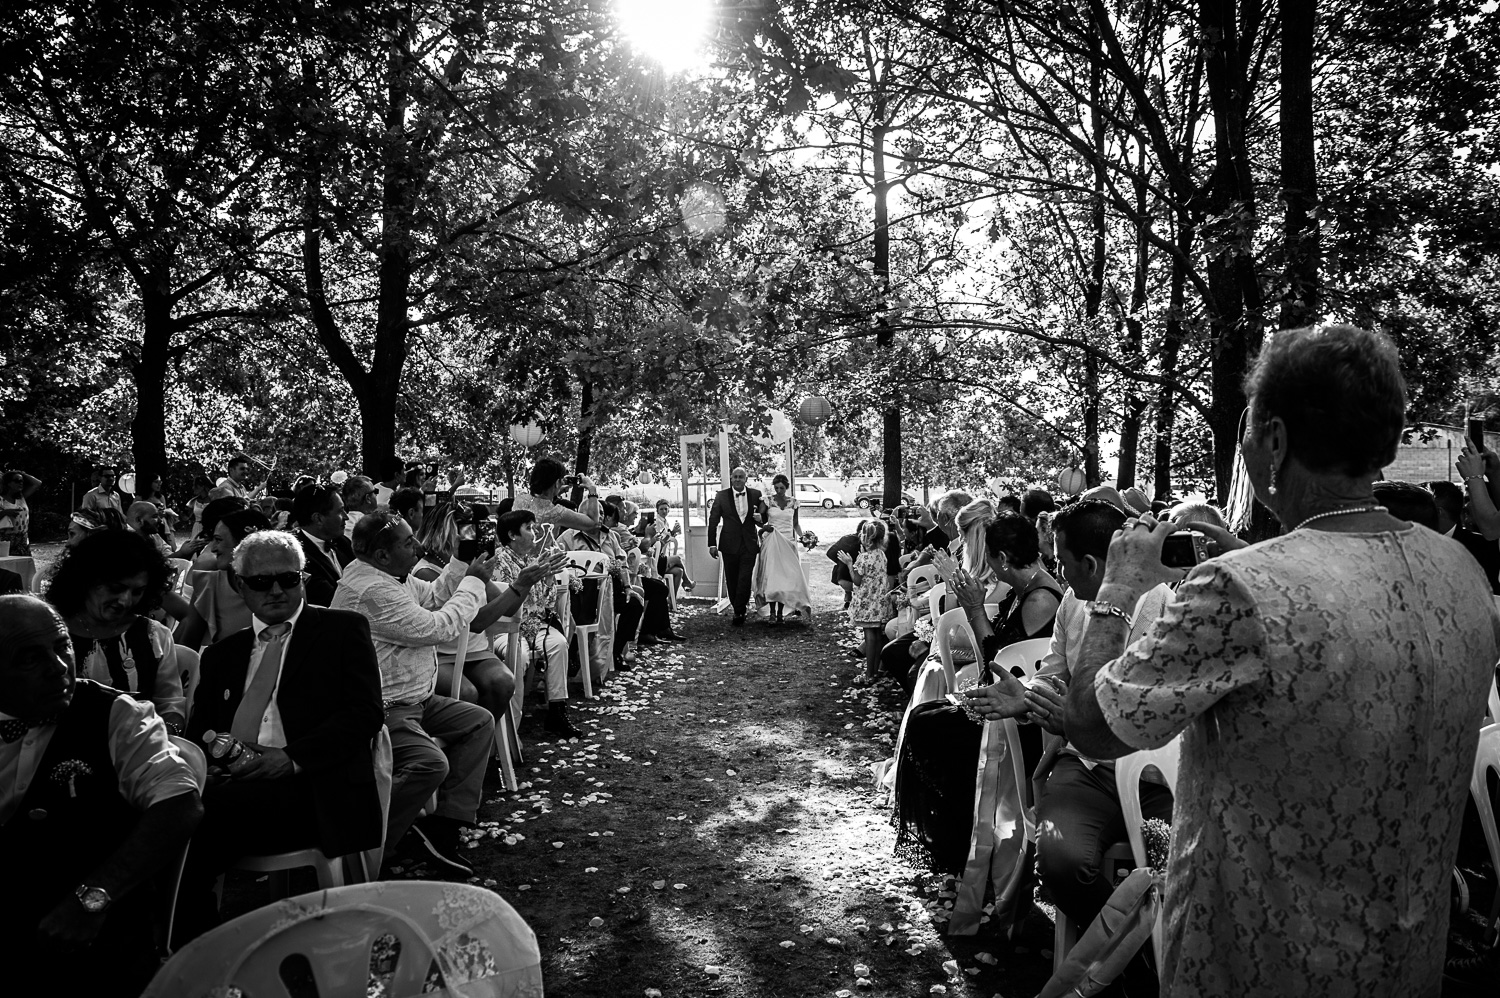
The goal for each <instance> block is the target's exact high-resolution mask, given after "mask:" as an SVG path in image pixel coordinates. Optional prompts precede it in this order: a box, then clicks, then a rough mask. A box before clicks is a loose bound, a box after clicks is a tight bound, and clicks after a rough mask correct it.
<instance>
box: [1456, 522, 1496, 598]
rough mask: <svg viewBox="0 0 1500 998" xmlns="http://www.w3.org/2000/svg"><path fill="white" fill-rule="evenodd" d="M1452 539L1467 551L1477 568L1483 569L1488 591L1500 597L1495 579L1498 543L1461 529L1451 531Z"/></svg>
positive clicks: (1471, 531)
mask: <svg viewBox="0 0 1500 998" xmlns="http://www.w3.org/2000/svg"><path fill="white" fill-rule="evenodd" d="M1453 539H1454V540H1455V541H1458V543H1460V544H1462V545H1463V546H1464V547H1466V548H1468V549H1469V553H1470V554H1472V555H1473V556H1474V560H1475V561H1477V562H1479V567H1480V568H1482V569H1484V577H1485V579H1486V580H1487V581H1488V582H1489V584H1490V591H1491V592H1492V593H1494V594H1495V595H1497V596H1500V578H1497V577H1500V541H1487V540H1485V539H1484V535H1483V534H1481V533H1477V532H1475V531H1473V530H1465V529H1464V528H1463V527H1459V528H1458V529H1457V530H1455V531H1453Z"/></svg>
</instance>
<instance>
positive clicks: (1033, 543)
mask: <svg viewBox="0 0 1500 998" xmlns="http://www.w3.org/2000/svg"><path fill="white" fill-rule="evenodd" d="M1012 498H1014V496H1012ZM984 548H985V550H986V551H988V552H989V555H990V557H991V558H993V557H995V556H996V555H1000V554H1004V555H1005V557H1006V558H1007V559H1008V560H1009V561H1010V562H1011V564H1013V565H1030V564H1032V563H1033V562H1035V561H1036V560H1037V559H1038V558H1040V557H1041V556H1042V545H1041V543H1040V542H1038V541H1037V539H1036V526H1035V524H1033V523H1032V522H1031V521H1030V520H1028V519H1026V517H1024V516H1022V515H1021V514H1020V513H1016V512H1014V511H1012V510H1008V509H1002V510H1001V511H1000V512H999V514H998V515H996V517H995V518H994V519H993V520H991V521H990V522H989V525H988V526H987V527H985V528H984Z"/></svg>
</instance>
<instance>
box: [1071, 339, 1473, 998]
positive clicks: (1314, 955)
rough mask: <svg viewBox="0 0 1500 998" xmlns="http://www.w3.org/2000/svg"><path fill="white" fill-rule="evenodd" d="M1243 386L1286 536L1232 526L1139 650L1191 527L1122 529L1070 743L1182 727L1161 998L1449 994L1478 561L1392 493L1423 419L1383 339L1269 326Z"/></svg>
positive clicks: (1268, 498) (1264, 482)
mask: <svg viewBox="0 0 1500 998" xmlns="http://www.w3.org/2000/svg"><path fill="white" fill-rule="evenodd" d="M1245 389H1246V395H1247V396H1248V397H1249V400H1250V405H1249V407H1248V409H1247V410H1246V413H1245V420H1244V422H1243V423H1242V431H1243V432H1242V433H1241V441H1242V443H1241V446H1242V450H1243V454H1244V463H1245V469H1246V471H1247V473H1248V476H1249V480H1250V484H1251V485H1252V487H1253V489H1254V493H1255V498H1256V499H1258V500H1259V501H1260V502H1261V503H1262V504H1263V505H1264V506H1265V507H1266V508H1268V509H1269V510H1270V511H1271V513H1272V514H1273V515H1274V516H1275V518H1276V519H1277V520H1278V521H1280V522H1281V524H1282V525H1283V526H1284V527H1285V528H1287V532H1286V533H1284V534H1282V535H1281V536H1279V537H1274V538H1271V539H1269V540H1266V541H1263V542H1261V543H1258V544H1254V545H1249V546H1245V545H1244V544H1243V543H1242V542H1239V541H1238V540H1237V539H1236V538H1233V537H1230V536H1229V535H1227V534H1225V535H1223V536H1222V537H1220V538H1219V542H1220V546H1221V547H1222V548H1225V549H1229V550H1228V551H1227V553H1225V554H1221V555H1219V556H1218V557H1216V558H1213V559H1211V560H1209V561H1207V562H1204V563H1203V564H1201V565H1199V566H1197V567H1196V568H1194V569H1193V570H1192V571H1191V572H1190V573H1189V574H1188V577H1187V579H1186V580H1185V581H1184V582H1183V583H1182V584H1181V586H1179V587H1178V589H1177V595H1176V597H1175V599H1174V600H1173V602H1172V603H1171V604H1170V606H1169V607H1168V609H1167V611H1166V613H1165V614H1163V615H1162V616H1161V617H1160V618H1159V619H1158V620H1157V621H1156V622H1155V623H1154V624H1153V625H1152V626H1151V628H1150V629H1149V630H1148V631H1147V633H1146V635H1145V636H1144V637H1142V638H1140V639H1139V640H1137V641H1136V642H1134V643H1133V644H1130V645H1128V646H1127V644H1126V639H1127V636H1128V634H1129V618H1130V613H1131V608H1132V607H1134V606H1135V604H1136V603H1137V601H1138V600H1139V599H1140V598H1141V596H1143V595H1144V594H1145V593H1146V592H1147V591H1149V590H1150V589H1152V588H1153V587H1154V586H1156V585H1157V584H1158V583H1159V582H1162V581H1166V580H1168V579H1170V578H1171V577H1172V575H1173V574H1174V573H1173V572H1172V570H1170V569H1165V568H1163V566H1162V564H1161V552H1162V546H1163V544H1164V542H1165V540H1166V538H1167V536H1168V535H1169V534H1170V533H1171V531H1172V529H1173V526H1172V524H1158V523H1157V522H1156V520H1155V519H1154V518H1153V517H1151V516H1143V517H1141V518H1140V519H1139V520H1137V521H1134V522H1132V523H1130V524H1128V525H1127V526H1126V528H1125V530H1124V531H1123V532H1122V533H1121V534H1119V535H1118V536H1117V537H1116V538H1115V540H1114V541H1113V542H1112V543H1111V545H1110V549H1109V563H1108V565H1107V566H1106V567H1105V575H1104V580H1103V582H1102V583H1101V585H1100V587H1099V593H1098V596H1097V597H1096V599H1095V601H1094V603H1093V604H1091V606H1090V616H1089V620H1088V625H1087V627H1086V628H1085V631H1084V637H1083V643H1082V647H1081V648H1080V650H1079V654H1078V656H1077V657H1076V659H1075V660H1074V661H1073V662H1071V663H1070V668H1071V670H1072V674H1073V682H1072V683H1070V684H1069V686H1068V693H1067V702H1066V711H1065V717H1064V724H1065V727H1066V730H1067V733H1068V738H1069V740H1071V741H1072V742H1073V744H1074V745H1075V746H1076V747H1077V749H1078V751H1079V752H1081V753H1083V754H1085V755H1087V756H1091V757H1093V758H1101V759H1107V758H1116V757H1118V756H1121V755H1124V754H1126V753H1129V752H1132V751H1135V750H1137V749H1145V748H1158V747H1160V746H1163V745H1166V744H1167V743H1168V742H1170V741H1171V740H1172V739H1173V738H1175V737H1177V735H1178V734H1182V735H1183V739H1182V742H1181V746H1182V761H1181V769H1180V773H1179V776H1178V779H1177V786H1176V792H1175V795H1174V796H1175V802H1174V805H1173V829H1172V846H1171V855H1170V858H1169V860H1168V866H1167V873H1166V882H1167V890H1166V895H1165V900H1164V907H1163V912H1162V920H1163V931H1164V964H1163V967H1162V986H1163V991H1164V993H1167V994H1202V995H1228V994H1234V995H1252V994H1253V995H1268V996H1269V995H1327V994H1380V995H1436V994H1437V993H1438V992H1439V991H1440V990H1441V987H1442V976H1443V957H1444V951H1445V944H1446V942H1447V929H1448V911H1449V884H1450V877H1451V873H1452V870H1453V859H1454V856H1455V854H1456V852H1457V848H1458V838H1459V827H1460V822H1461V818H1462V814H1463V805H1464V800H1465V799H1466V798H1467V797H1468V792H1469V790H1468V788H1469V778H1470V775H1471V773H1472V769H1473V762H1474V749H1475V743H1476V740H1477V738H1478V735H1479V722H1480V719H1481V717H1482V715H1483V712H1484V703H1485V695H1486V691H1487V689H1488V687H1489V684H1490V682H1491V679H1492V676H1493V667H1494V663H1495V659H1496V657H1497V655H1500V615H1497V613H1496V610H1495V606H1494V602H1493V599H1492V597H1491V595H1490V594H1489V592H1488V591H1487V587H1486V586H1485V585H1484V580H1483V578H1482V576H1481V574H1480V571H1479V569H1478V567H1477V566H1476V565H1475V564H1474V560H1473V559H1472V558H1470V557H1469V556H1468V554H1467V553H1466V552H1464V551H1463V550H1461V549H1460V548H1459V546H1458V545H1456V544H1453V543H1451V542H1450V541H1448V540H1447V539H1446V538H1443V537H1440V536H1438V535H1437V534H1436V533H1435V532H1433V531H1430V530H1422V529H1418V528H1417V527H1416V526H1414V525H1413V524H1411V523H1409V522H1407V521H1403V520H1399V519H1397V518H1396V517H1394V516H1392V515H1391V514H1390V513H1389V512H1387V511H1385V510H1384V509H1382V508H1381V507H1380V504H1379V503H1378V502H1377V501H1376V499H1375V494H1374V490H1373V485H1374V482H1375V479H1376V477H1377V476H1378V475H1379V474H1380V469H1381V468H1383V467H1385V466H1386V465H1388V464H1390V463H1391V461H1392V460H1394V458H1395V455H1396V449H1397V447H1398V445H1399V444H1400V441H1401V433H1402V429H1403V427H1404V425H1405V418H1406V392H1405V386H1404V384H1403V382H1402V377H1401V366H1400V361H1399V358H1398V357H1397V354H1396V350H1395V347H1394V346H1392V344H1391V343H1390V341H1389V340H1387V339H1386V338H1385V337H1383V336H1380V335H1378V334H1375V333H1371V332H1366V331H1364V330H1360V329H1354V328H1352V327H1349V326H1337V325H1334V326H1324V327H1320V328H1316V329H1293V330H1285V331H1282V332H1278V333H1273V334H1270V335H1268V336H1267V337H1266V341H1265V345H1264V346H1263V347H1262V348H1261V351H1260V356H1259V357H1258V358H1257V360H1256V361H1255V364H1254V367H1253V368H1252V370H1251V372H1250V374H1249V376H1248V377H1247V378H1246V382H1245Z"/></svg>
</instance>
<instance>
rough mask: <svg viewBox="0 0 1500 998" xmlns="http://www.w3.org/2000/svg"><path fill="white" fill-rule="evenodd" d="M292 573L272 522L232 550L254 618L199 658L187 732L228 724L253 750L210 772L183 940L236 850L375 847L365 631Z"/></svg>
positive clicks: (284, 538) (369, 659)
mask: <svg viewBox="0 0 1500 998" xmlns="http://www.w3.org/2000/svg"><path fill="white" fill-rule="evenodd" d="M302 569H303V555H302V546H301V545H300V544H299V543H297V539H296V538H295V537H293V536H292V535H291V534H288V533H284V532H282V531H279V530H263V531H259V532H257V533H253V534H251V535H250V536H248V537H246V538H245V539H244V540H243V541H241V542H240V543H239V546H238V547H236V548H235V549H234V571H235V575H236V577H237V578H238V579H239V590H240V594H241V595H242V596H243V597H244V598H245V604H246V605H247V606H248V607H249V608H250V613H251V614H252V622H251V625H250V627H249V628H247V629H245V630H243V631H239V632H238V633H235V634H231V635H230V636H229V637H227V638H224V639H223V640H222V641H218V642H216V643H214V644H212V645H210V646H209V647H208V648H207V649H206V650H205V651H204V652H203V662H202V666H201V668H200V676H199V680H198V688H197V694H196V696H195V697H194V698H193V711H192V720H191V722H190V723H189V724H188V732H187V734H188V738H189V739H190V740H191V741H193V742H194V743H198V742H201V741H202V740H203V738H204V734H205V733H206V732H208V731H214V732H228V733H229V734H230V735H232V736H234V737H235V738H237V739H239V740H240V741H241V742H243V743H244V744H245V745H246V746H248V747H249V748H250V749H251V750H252V751H251V752H246V753H244V754H242V755H241V756H240V757H239V758H237V759H235V760H233V761H232V762H230V763H229V764H228V765H227V766H225V767H223V768H222V769H221V768H220V767H219V766H218V765H217V764H215V766H214V769H215V770H216V771H217V772H215V773H212V774H211V775H210V782H209V787H208V790H207V792H206V793H205V794H204V798H203V804H204V812H205V813H204V820H203V825H202V827H201V828H200V829H199V833H198V836H197V837H196V838H195V839H194V840H193V849H192V851H191V852H190V853H189V856H188V871H187V873H186V874H185V875H184V882H183V891H182V895H183V898H184V904H183V908H184V915H187V914H188V912H189V911H191V913H192V914H193V915H195V916H200V918H201V921H200V922H199V924H194V925H190V926H188V931H189V933H190V934H192V933H193V932H194V931H195V930H196V931H201V930H202V929H203V928H206V927H208V926H207V925H206V924H203V923H205V922H208V921H210V920H211V919H208V918H206V917H202V916H205V915H206V914H207V912H206V910H205V909H204V907H203V905H204V903H205V902H211V899H212V896H213V895H212V892H211V891H210V890H209V888H210V887H211V886H212V882H213V877H214V876H215V875H217V874H219V873H221V872H223V871H224V870H225V869H227V868H228V867H229V866H230V865H231V864H232V863H233V862H234V861H235V860H236V859H238V858H239V857H241V856H244V855H249V854H259V853H274V852H287V851H289V850H293V849H305V848H308V847H310V846H317V847H318V849H319V850H321V851H322V853H323V855H325V856H328V857H329V858H336V857H339V856H344V855H348V854H349V853H355V852H362V851H363V850H365V849H372V848H374V847H375V846H378V845H380V822H381V811H380V798H379V796H378V795H377V793H376V789H375V766H374V761H373V759H372V757H371V743H372V739H374V737H375V736H376V734H377V733H379V731H380V726H381V724H382V723H384V717H385V712H384V710H383V709H382V707H381V702H380V667H379V666H378V665H377V664H376V661H375V646H374V644H373V643H372V642H371V640H370V625H369V623H368V622H367V621H366V620H365V619H364V618H363V617H361V616H360V615H359V614H357V613H347V612H345V611H342V610H326V609H323V608H321V607H316V606H311V605H309V604H308V603H307V600H306V597H305V594H304V592H303V571H302ZM211 761H212V760H211ZM190 900H191V905H192V907H191V908H190Z"/></svg>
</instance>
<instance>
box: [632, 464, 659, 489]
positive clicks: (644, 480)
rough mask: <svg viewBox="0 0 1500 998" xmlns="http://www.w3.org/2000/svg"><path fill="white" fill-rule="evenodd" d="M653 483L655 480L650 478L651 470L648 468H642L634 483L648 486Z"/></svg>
mask: <svg viewBox="0 0 1500 998" xmlns="http://www.w3.org/2000/svg"><path fill="white" fill-rule="evenodd" d="M654 481H656V479H655V478H654V477H653V476H652V474H651V469H649V468H642V469H641V473H640V475H638V476H637V477H636V482H637V483H638V484H640V485H650V484H651V483H652V482H654Z"/></svg>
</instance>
